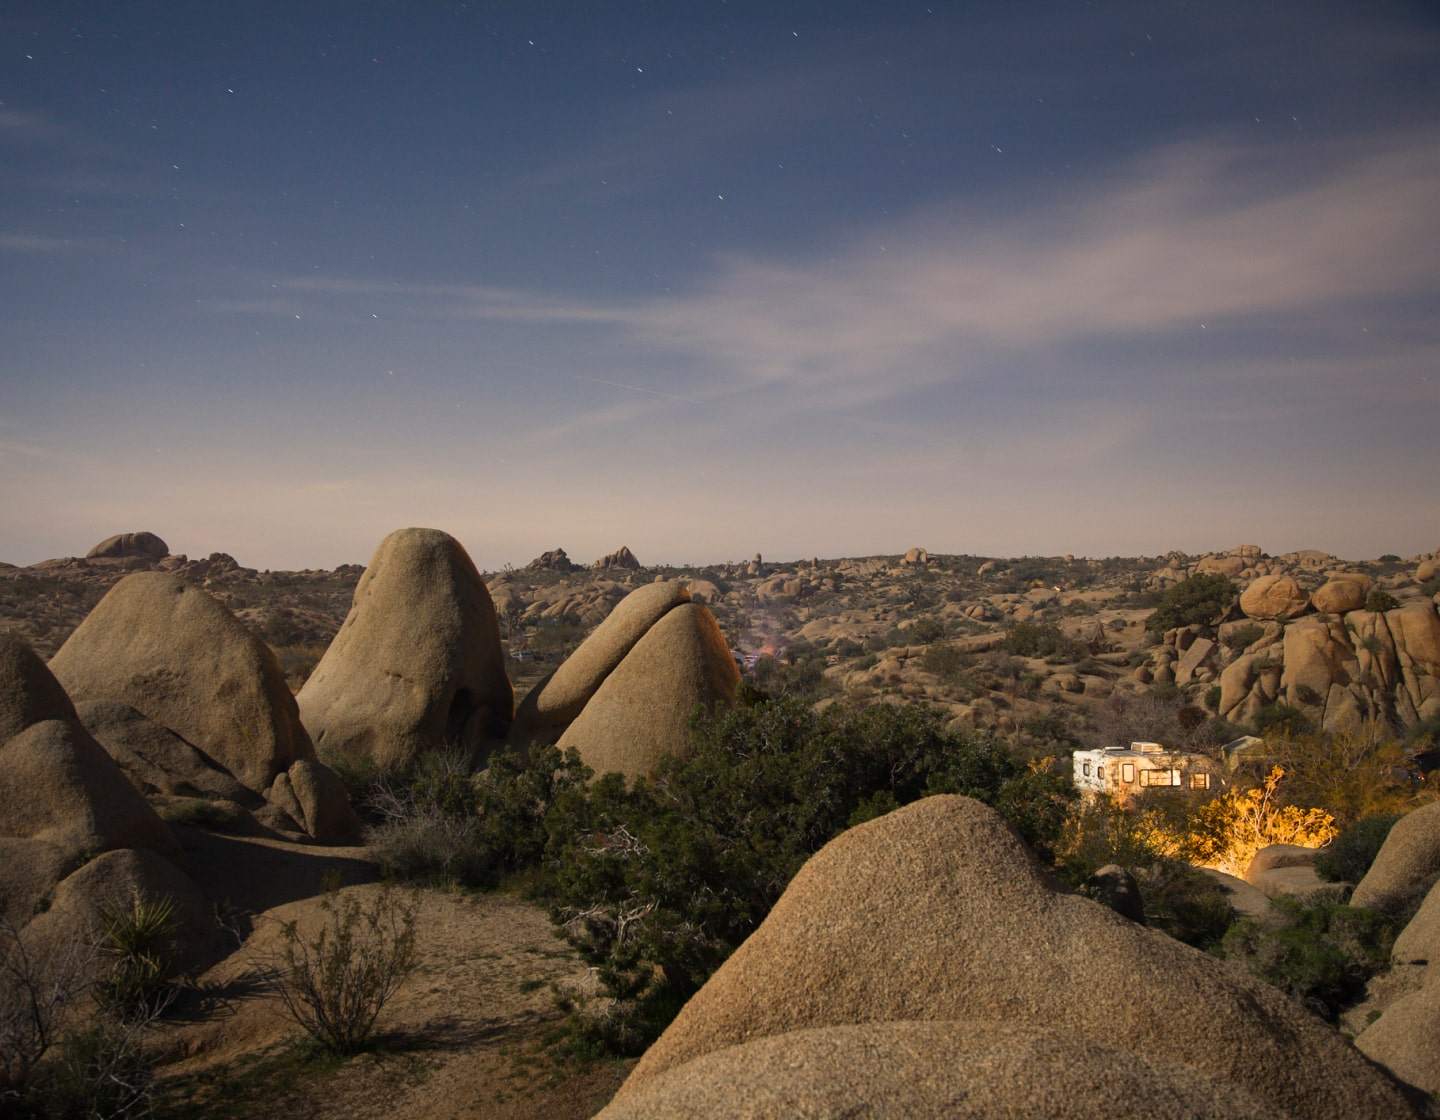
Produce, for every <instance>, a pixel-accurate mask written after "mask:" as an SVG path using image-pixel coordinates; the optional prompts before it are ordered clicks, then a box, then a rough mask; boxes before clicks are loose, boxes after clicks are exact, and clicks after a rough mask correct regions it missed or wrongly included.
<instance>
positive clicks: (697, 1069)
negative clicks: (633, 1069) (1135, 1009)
mask: <svg viewBox="0 0 1440 1120" xmlns="http://www.w3.org/2000/svg"><path fill="white" fill-rule="evenodd" d="M679 1116H684V1117H692V1118H694V1120H722V1118H724V1120H729V1118H730V1117H736V1116H751V1117H761V1116H774V1117H782V1116H783V1117H791V1116H804V1117H833V1118H835V1120H841V1118H844V1117H855V1116H867V1117H879V1116H894V1117H902V1116H903V1117H907V1118H912V1120H952V1118H955V1120H965V1118H975V1120H982V1118H983V1120H989V1118H991V1117H994V1118H995V1120H1001V1118H1004V1120H1009V1118H1012V1117H1034V1118H1036V1120H1040V1118H1045V1120H1111V1118H1113V1117H1116V1116H1145V1117H1148V1118H1150V1120H1194V1118H1195V1117H1201V1116H1204V1117H1209V1118H1211V1120H1230V1118H1234V1120H1240V1118H1241V1117H1244V1118H1247V1120H1252V1118H1253V1120H1260V1118H1262V1117H1263V1118H1269V1120H1281V1117H1283V1116H1284V1113H1283V1112H1281V1111H1279V1110H1277V1109H1275V1108H1273V1107H1268V1106H1267V1105H1265V1104H1262V1103H1261V1102H1260V1101H1258V1100H1256V1099H1255V1098H1254V1097H1253V1096H1251V1095H1250V1094H1248V1093H1246V1092H1245V1091H1244V1090H1243V1089H1241V1088H1239V1087H1237V1086H1235V1085H1233V1084H1230V1083H1228V1082H1226V1081H1224V1080H1222V1079H1218V1078H1212V1077H1209V1076H1207V1075H1206V1074H1204V1073H1202V1072H1201V1071H1199V1070H1195V1069H1191V1068H1189V1067H1187V1066H1184V1065H1181V1064H1180V1063H1178V1062H1174V1061H1171V1060H1170V1057H1169V1055H1167V1054H1164V1053H1154V1052H1144V1053H1143V1054H1142V1053H1136V1052H1134V1051H1127V1050H1123V1049H1119V1048H1116V1047H1114V1046H1110V1045H1106V1044H1104V1043H1098V1042H1092V1041H1089V1040H1085V1039H1077V1038H1074V1037H1067V1036H1063V1035H1059V1034H1053V1033H1050V1032H1047V1031H1042V1030H1032V1029H1028V1028H1026V1027H1021V1026H1017V1025H1015V1024H1013V1023H1008V1022H1003V1021H1002V1022H993V1021H992V1022H978V1021H972V1022H888V1023H864V1024H859V1025H853V1026H838V1027H820V1028H815V1029H811V1030H800V1031H793V1032H791V1033H788V1034H782V1035H775V1036H771V1037H767V1038H759V1039H755V1040H754V1041H750V1042H746V1043H743V1044H741V1045H738V1046H732V1047H730V1048H728V1049H725V1050H718V1051H716V1052H714V1053H711V1054H705V1055H703V1056H701V1057H699V1058H696V1059H695V1060H693V1061H691V1062H688V1063H686V1064H685V1065H683V1066H680V1067H679V1068H677V1069H673V1070H670V1071H669V1072H667V1073H664V1074H661V1075H660V1076H659V1077H657V1078H655V1079H654V1081H653V1082H651V1083H649V1084H647V1085H646V1086H645V1087H643V1088H642V1089H641V1090H639V1091H638V1092H636V1093H634V1094H631V1095H627V1096H626V1097H624V1098H622V1099H619V1100H617V1101H616V1102H615V1103H613V1104H611V1105H610V1107H609V1108H607V1109H605V1111H603V1112H602V1113H600V1118H599V1120H671V1118H673V1117H679Z"/></svg>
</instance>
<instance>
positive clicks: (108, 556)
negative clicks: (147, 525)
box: [85, 532, 170, 560]
mask: <svg viewBox="0 0 1440 1120" xmlns="http://www.w3.org/2000/svg"><path fill="white" fill-rule="evenodd" d="M169 555H170V546H169V545H168V544H166V543H165V542H164V541H162V540H161V539H160V538H159V537H157V536H156V535H155V534H154V533H146V532H139V533H116V534H115V535H114V536H113V537H106V538H105V539H104V540H103V541H101V542H100V543H99V544H97V545H96V546H95V547H94V548H92V549H91V550H90V551H89V552H87V553H86V554H85V559H87V560H119V559H126V558H130V557H145V558H149V559H151V560H163V559H164V558H165V557H167V556H169Z"/></svg>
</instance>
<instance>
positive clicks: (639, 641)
mask: <svg viewBox="0 0 1440 1120" xmlns="http://www.w3.org/2000/svg"><path fill="white" fill-rule="evenodd" d="M739 680H740V674H739V670H738V669H737V668H736V665H735V659H734V657H733V656H732V655H731V653H730V649H729V646H728V645H727V644H726V642H725V638H724V635H722V634H721V633H720V627H719V625H718V624H717V623H716V622H715V618H714V616H713V615H712V614H711V613H710V612H709V611H708V610H707V609H706V608H705V607H704V606H703V605H701V604H700V603H696V602H692V601H691V600H690V594H689V592H688V591H687V590H686V588H685V585H684V584H683V583H680V582H677V581H666V582H660V583H652V584H648V585H646V586H645V587H642V588H639V589H638V590H636V591H633V592H631V593H630V594H629V595H628V596H626V597H625V598H624V599H623V600H621V602H620V603H619V605H618V606H616V608H615V609H614V611H613V612H611V614H610V616H609V617H608V618H607V619H606V620H605V621H604V622H603V623H601V624H600V626H599V627H597V628H596V630H595V631H594V633H592V634H591V635H590V636H589V637H588V638H587V639H586V640H585V641H584V642H582V643H581V644H580V648H579V649H577V650H576V651H575V652H574V653H573V654H571V655H570V657H569V658H568V659H566V661H565V662H564V664H562V665H561V666H560V667H559V668H558V669H557V670H555V672H554V673H552V674H550V676H548V677H546V678H545V679H544V680H542V681H541V682H540V683H539V684H537V685H536V686H535V687H534V688H533V689H532V690H531V691H530V693H529V695H527V696H526V697H525V699H524V700H523V701H522V702H521V704H520V707H519V710H518V711H517V713H516V719H515V728H514V733H513V735H512V739H513V741H515V742H517V743H521V744H530V743H552V742H558V743H559V745H560V746H561V747H562V748H573V749H574V750H575V751H577V752H578V753H579V755H580V757H581V759H582V760H583V761H584V762H585V763H586V765H588V766H590V767H591V768H592V769H593V770H594V771H595V772H596V774H597V775H598V774H604V773H609V772H611V771H615V772H619V773H621V774H624V775H625V776H626V777H627V778H635V777H638V776H640V775H646V774H650V773H653V772H654V769H655V767H656V766H658V765H659V763H660V760H661V759H662V758H664V757H666V756H667V755H670V754H673V753H675V752H676V751H677V750H680V749H683V745H684V744H685V743H686V742H687V741H688V738H689V720H690V715H691V713H692V712H693V711H694V710H695V708H696V707H697V706H699V707H713V706H714V705H716V704H725V703H730V702H731V701H733V700H734V697H735V689H736V687H737V686H738V684H739Z"/></svg>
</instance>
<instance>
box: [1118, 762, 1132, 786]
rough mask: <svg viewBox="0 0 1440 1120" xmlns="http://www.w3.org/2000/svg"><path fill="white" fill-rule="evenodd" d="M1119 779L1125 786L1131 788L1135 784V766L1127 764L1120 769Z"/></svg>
mask: <svg viewBox="0 0 1440 1120" xmlns="http://www.w3.org/2000/svg"><path fill="white" fill-rule="evenodd" d="M1120 777H1121V779H1122V780H1123V781H1124V782H1125V784H1126V785H1127V786H1133V785H1134V784H1135V764H1134V763H1133V762H1127V763H1125V765H1124V766H1122V767H1120Z"/></svg>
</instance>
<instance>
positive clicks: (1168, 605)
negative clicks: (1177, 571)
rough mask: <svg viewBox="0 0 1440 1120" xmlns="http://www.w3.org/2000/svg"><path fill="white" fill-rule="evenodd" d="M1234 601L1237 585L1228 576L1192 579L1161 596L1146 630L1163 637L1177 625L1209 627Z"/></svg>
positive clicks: (1147, 621)
mask: <svg viewBox="0 0 1440 1120" xmlns="http://www.w3.org/2000/svg"><path fill="white" fill-rule="evenodd" d="M1234 601H1235V585H1234V584H1233V583H1231V582H1230V581H1229V580H1228V579H1227V578H1226V577H1225V576H1221V575H1200V576H1191V577H1190V578H1189V579H1183V580H1181V581H1180V582H1179V583H1177V584H1176V585H1175V586H1174V587H1172V588H1170V589H1169V590H1168V591H1166V592H1165V594H1164V595H1162V596H1161V598H1160V605H1159V606H1158V607H1156V608H1155V611H1154V613H1153V614H1151V615H1150V617H1149V618H1147V619H1146V620H1145V629H1147V630H1149V631H1150V632H1151V633H1153V634H1163V633H1164V632H1165V631H1166V630H1173V629H1174V628H1175V627H1177V626H1190V625H1193V624H1198V625H1201V626H1208V625H1210V624H1211V623H1212V622H1214V621H1215V619H1216V618H1217V617H1219V616H1220V615H1221V614H1222V613H1223V612H1225V611H1226V610H1228V609H1229V608H1230V604H1231V603H1233V602H1234Z"/></svg>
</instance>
